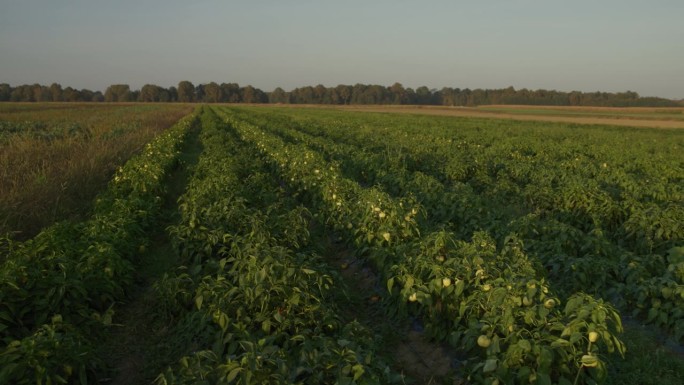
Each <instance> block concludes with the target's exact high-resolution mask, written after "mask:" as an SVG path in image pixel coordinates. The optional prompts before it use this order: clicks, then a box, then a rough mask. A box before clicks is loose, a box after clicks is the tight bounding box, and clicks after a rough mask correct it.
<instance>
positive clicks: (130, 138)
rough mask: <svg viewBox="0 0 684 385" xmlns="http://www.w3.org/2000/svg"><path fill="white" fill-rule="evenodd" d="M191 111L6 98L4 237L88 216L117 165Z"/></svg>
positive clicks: (0, 110)
mask: <svg viewBox="0 0 684 385" xmlns="http://www.w3.org/2000/svg"><path fill="white" fill-rule="evenodd" d="M192 109H193V107H192V106H190V105H179V104H158V105H147V104H145V105H141V104H138V105H133V104H127V105H122V104H59V103H41V104H1V105H0V123H1V124H3V126H2V127H4V128H5V130H4V132H3V131H0V235H3V234H6V233H10V234H11V236H12V237H14V238H17V239H26V238H28V237H31V236H33V235H35V234H36V233H37V232H39V231H40V230H41V229H42V228H43V227H45V226H47V225H50V224H52V223H54V222H55V221H58V220H62V219H67V218H77V217H80V216H82V215H84V214H86V213H87V212H88V211H89V210H90V207H91V202H92V200H93V198H94V197H95V195H96V194H97V193H98V192H99V191H101V190H102V189H103V188H104V187H105V186H106V184H107V182H108V180H109V179H110V178H111V175H112V173H113V172H114V170H116V168H117V167H118V166H119V165H121V164H123V163H124V162H125V161H126V160H127V159H128V158H129V157H130V156H132V155H133V154H135V153H136V152H137V151H139V150H140V148H142V146H143V145H144V144H145V143H147V142H148V141H149V140H151V139H152V138H153V137H154V136H155V135H156V134H158V133H159V132H161V131H162V130H164V129H166V128H168V127H170V126H171V125H172V124H173V123H175V122H176V121H177V120H178V119H180V117H182V116H184V115H186V114H187V113H189V112H190V111H191V110H192ZM2 127H0V128H2ZM8 127H9V128H10V129H9V130H8V129H7V128H8ZM11 127H19V128H20V130H19V131H16V132H10V131H12V130H13V129H11Z"/></svg>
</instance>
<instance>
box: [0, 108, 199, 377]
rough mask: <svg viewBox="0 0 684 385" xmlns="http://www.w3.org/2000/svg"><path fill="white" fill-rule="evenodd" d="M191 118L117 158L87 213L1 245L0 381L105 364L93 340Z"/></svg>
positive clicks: (94, 371) (140, 245) (91, 371)
mask: <svg viewBox="0 0 684 385" xmlns="http://www.w3.org/2000/svg"><path fill="white" fill-rule="evenodd" d="M195 121H196V116H195V115H194V114H191V115H189V116H187V117H185V118H182V119H181V120H180V121H179V122H178V123H176V124H175V125H174V126H173V127H171V128H169V129H168V130H166V131H164V132H163V133H161V134H159V135H158V136H156V137H155V138H154V139H153V140H152V141H151V142H150V143H148V144H147V145H146V146H145V147H144V149H143V150H142V151H141V153H139V154H138V155H136V156H134V157H132V158H131V159H129V160H128V162H126V163H125V164H124V165H123V166H122V167H120V168H119V169H118V170H117V171H116V173H115V175H114V178H113V179H112V181H111V182H110V183H109V186H108V188H107V189H106V190H105V191H104V192H102V193H101V194H100V195H99V196H98V198H97V199H96V202H95V207H94V209H93V214H92V217H91V218H90V219H89V220H86V221H83V222H79V223H72V222H68V221H65V222H60V223H57V224H55V225H53V226H50V227H48V228H46V229H45V230H43V231H42V232H41V233H40V234H38V235H37V236H36V237H35V238H33V239H31V240H28V241H26V242H22V243H18V242H11V241H6V242H5V243H4V244H3V245H2V249H1V252H2V256H1V257H0V260H2V265H1V266H0V341H1V344H2V345H1V347H0V383H3V384H61V383H79V382H80V383H81V384H86V383H92V382H94V381H96V380H97V378H98V373H102V372H104V371H106V369H107V362H106V359H105V358H104V357H102V356H101V355H100V354H99V351H98V348H99V347H98V345H99V343H100V342H101V339H102V338H103V336H104V335H105V332H106V330H107V329H108V328H109V327H111V326H112V316H113V314H114V311H115V305H116V303H117V302H118V301H121V300H122V299H124V298H125V296H126V291H127V289H129V288H130V287H131V285H132V281H133V277H134V269H135V266H136V263H137V262H138V259H139V256H140V254H141V251H142V249H144V246H145V245H146V243H147V242H148V238H147V231H148V230H150V229H151V227H152V226H153V225H154V224H155V223H156V221H157V219H158V217H159V214H160V211H161V206H162V202H163V196H164V194H165V177H166V176H167V175H168V174H169V172H170V171H171V170H172V169H173V168H174V166H175V165H176V162H177V161H178V159H179V158H178V156H179V154H180V151H179V150H180V148H181V146H182V145H183V143H184V140H185V138H186V136H187V135H188V133H189V131H190V130H191V128H192V127H193V126H194V124H195ZM105 354H106V353H105Z"/></svg>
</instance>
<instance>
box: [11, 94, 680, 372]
mask: <svg viewBox="0 0 684 385" xmlns="http://www.w3.org/2000/svg"><path fill="white" fill-rule="evenodd" d="M363 110H364V111H362V112H360V111H348V110H342V111H340V110H337V109H323V108H283V107H235V106H215V107H207V106H204V107H201V108H198V109H197V110H196V111H195V112H194V113H192V114H190V115H187V116H186V117H184V118H183V119H181V121H179V122H178V123H176V124H175V125H174V126H173V127H171V128H169V129H167V130H164V131H163V133H160V134H158V135H156V137H155V138H154V139H152V140H151V141H150V142H149V143H148V144H146V145H144V146H143V149H142V150H141V151H140V152H139V153H138V154H137V155H135V156H133V157H132V158H131V159H130V160H128V162H126V164H125V165H123V166H122V167H120V168H118V169H117V171H116V172H115V173H114V175H113V177H112V179H111V181H110V183H109V185H108V187H107V188H106V189H105V190H104V191H101V192H100V194H99V195H98V197H97V198H96V199H95V200H94V204H93V205H92V210H91V214H90V216H88V217H87V218H85V219H83V220H78V221H76V220H74V221H64V222H59V223H56V224H54V225H52V226H49V227H47V228H46V229H44V230H43V231H42V232H41V233H40V234H38V235H37V236H36V237H34V238H32V239H30V240H27V241H25V242H16V241H10V240H7V241H6V242H5V243H3V244H2V245H0V252H2V253H3V255H2V257H0V260H4V263H3V265H2V266H1V267H0V338H2V342H3V346H2V350H1V351H0V383H16V384H24V383H26V384H30V383H95V382H101V383H111V384H144V383H150V382H154V383H156V384H160V385H161V384H197V383H206V384H223V383H226V384H229V383H239V384H264V383H272V384H287V383H298V384H333V383H339V384H393V383H396V384H404V383H417V384H423V383H424V384H430V383H431V384H435V383H445V384H552V383H557V384H593V383H597V382H598V383H608V384H625V383H641V384H680V383H682V381H684V351H683V350H682V347H681V344H682V342H683V341H684V151H682V148H683V147H684V130H677V129H672V130H657V129H652V128H649V129H646V128H633V127H618V126H614V125H611V126H609V125H597V124H592V125H582V124H579V123H578V122H570V123H568V122H547V121H531V120H513V119H497V118H492V116H495V117H498V118H501V117H502V116H499V115H497V114H499V112H497V111H498V110H493V111H491V112H481V113H483V114H489V115H487V117H479V116H478V117H464V116H451V114H450V113H449V114H446V115H448V116H434V115H442V113H441V112H439V111H441V110H440V109H428V110H430V111H429V112H428V113H427V114H425V113H423V112H425V110H426V109H423V108H414V109H413V110H412V109H406V108H401V107H400V108H397V109H390V108H385V109H377V108H376V107H369V108H363ZM399 110H403V112H410V113H408V114H398V113H388V112H399ZM433 110H434V111H438V113H434V111H433ZM516 111H518V110H516ZM519 111H521V112H520V114H521V115H524V116H528V115H535V114H536V115H543V113H545V111H547V110H546V109H538V110H536V108H535V110H534V111H531V110H530V111H523V110H522V107H521V110H519ZM540 111H541V112H540ZM548 111H552V112H550V115H553V116H554V117H559V118H563V119H572V116H570V117H568V116H558V115H559V114H561V112H557V111H556V110H551V109H549V110H548ZM564 111H565V110H564ZM378 112H382V113H378ZM515 113H516V112H510V111H507V112H506V114H511V115H513V114H515ZM577 113H578V114H589V115H592V114H593V115H592V116H583V117H582V118H590V119H596V120H599V121H601V122H607V121H612V120H626V119H628V120H629V121H630V122H650V121H654V120H658V119H660V120H662V119H670V117H669V115H674V114H670V113H664V112H660V111H655V110H654V111H648V112H646V111H643V112H640V111H636V110H629V111H620V112H617V111H612V112H610V113H606V112H604V111H600V112H596V111H593V110H586V111H585V110H581V111H580V110H578V111H577ZM562 114H565V115H568V114H567V113H566V112H562ZM595 114H607V115H609V116H608V117H605V118H604V117H602V116H594V115H595ZM613 114H619V115H620V117H615V116H613ZM641 114H644V116H645V118H644V119H641ZM654 114H655V115H658V117H656V116H655V115H654ZM663 114H664V115H668V117H664V116H660V115H663ZM631 115H639V116H638V117H630V116H631ZM504 117H506V116H504ZM602 119H607V120H605V121H604V120H602ZM667 122H675V123H677V122H678V120H677V119H676V118H672V119H671V120H667ZM592 123H596V122H592ZM638 124H639V123H635V124H634V125H638ZM645 357H648V358H645Z"/></svg>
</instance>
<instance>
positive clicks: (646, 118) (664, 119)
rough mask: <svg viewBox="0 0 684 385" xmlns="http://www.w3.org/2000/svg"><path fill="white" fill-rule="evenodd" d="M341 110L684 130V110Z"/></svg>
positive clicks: (531, 107) (360, 107)
mask: <svg viewBox="0 0 684 385" xmlns="http://www.w3.org/2000/svg"><path fill="white" fill-rule="evenodd" d="M339 109H341V110H352V111H367V112H392V113H409V114H421V115H436V116H452V117H473V118H496V119H512V120H521V121H538V122H563V123H574V124H598V125H614V126H627V127H644V128H647V127H648V128H684V108H676V107H672V108H651V107H643V108H642V107H631V108H619V107H551V106H512V105H505V106H479V107H436V106H343V107H339Z"/></svg>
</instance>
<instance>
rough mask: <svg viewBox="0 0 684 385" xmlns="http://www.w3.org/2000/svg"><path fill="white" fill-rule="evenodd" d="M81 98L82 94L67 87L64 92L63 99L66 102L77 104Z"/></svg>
mask: <svg viewBox="0 0 684 385" xmlns="http://www.w3.org/2000/svg"><path fill="white" fill-rule="evenodd" d="M80 97H81V94H80V92H78V91H77V90H75V89H73V88H71V87H67V88H65V89H64V90H63V91H62V99H63V100H64V101H65V102H77V101H79V99H80Z"/></svg>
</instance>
